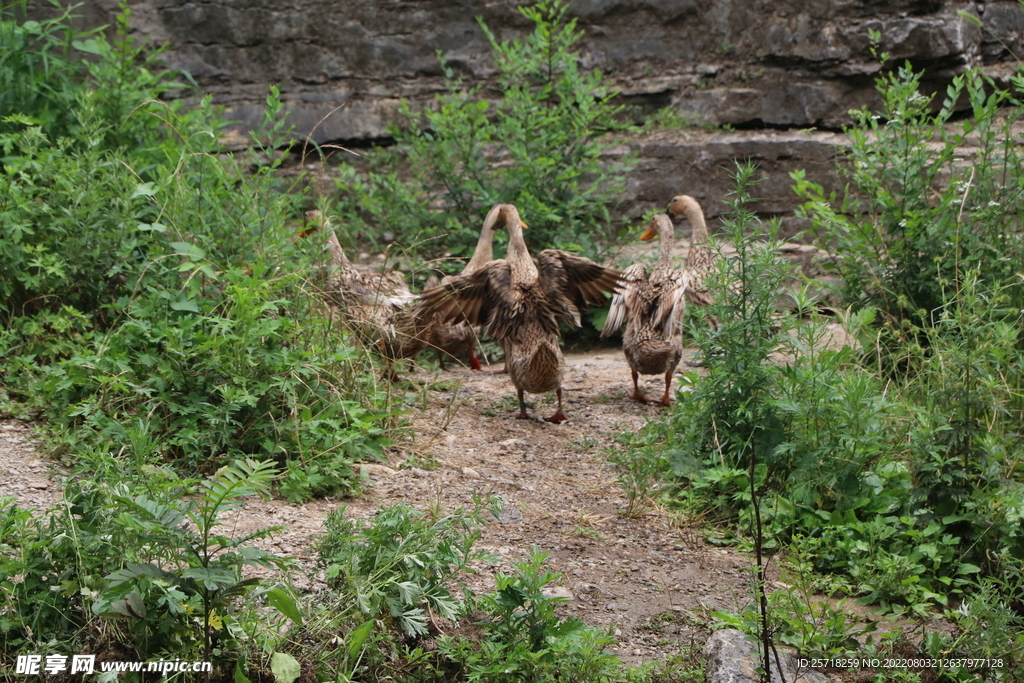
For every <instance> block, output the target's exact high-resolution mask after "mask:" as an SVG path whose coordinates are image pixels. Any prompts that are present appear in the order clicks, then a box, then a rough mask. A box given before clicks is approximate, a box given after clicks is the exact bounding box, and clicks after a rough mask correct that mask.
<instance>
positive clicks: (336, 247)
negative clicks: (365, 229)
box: [327, 232, 352, 268]
mask: <svg viewBox="0 0 1024 683" xmlns="http://www.w3.org/2000/svg"><path fill="white" fill-rule="evenodd" d="M327 251H328V253H329V254H330V255H331V263H332V264H333V265H335V266H339V267H341V268H351V267H352V262H351V261H349V260H348V256H346V255H345V250H344V249H342V248H341V242H339V241H338V236H337V235H336V234H335V233H333V232H332V233H331V236H330V237H328V238H327Z"/></svg>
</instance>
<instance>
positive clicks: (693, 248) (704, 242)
mask: <svg viewBox="0 0 1024 683" xmlns="http://www.w3.org/2000/svg"><path fill="white" fill-rule="evenodd" d="M668 213H669V214H671V215H673V216H682V217H685V218H686V219H687V220H688V221H690V226H691V227H692V228H693V232H691V233H690V253H689V254H688V255H687V258H686V275H687V277H688V279H689V286H688V287H687V289H686V299H687V301H688V302H690V303H691V304H693V305H695V306H709V305H711V303H713V299H712V298H711V294H710V292H709V291H708V285H707V276H708V273H709V272H711V269H712V268H714V267H715V263H716V261H717V259H718V254H716V253H715V251H714V250H713V249H712V248H711V244H710V241H709V240H708V226H707V223H705V222H704V211H703V210H702V209H701V207H700V204H699V203H698V202H697V200H696V199H694V198H693V197H691V196H690V195H687V194H681V195H677V196H675V197H673V198H672V201H671V202H669V205H668Z"/></svg>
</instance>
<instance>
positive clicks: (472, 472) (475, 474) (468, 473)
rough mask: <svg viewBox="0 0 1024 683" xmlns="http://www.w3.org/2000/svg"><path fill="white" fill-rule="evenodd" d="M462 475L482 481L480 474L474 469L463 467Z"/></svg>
mask: <svg viewBox="0 0 1024 683" xmlns="http://www.w3.org/2000/svg"><path fill="white" fill-rule="evenodd" d="M462 474H463V475H464V476H466V477H469V478H470V479H480V473H479V472H477V471H476V470H474V469H473V468H472V467H463V468H462Z"/></svg>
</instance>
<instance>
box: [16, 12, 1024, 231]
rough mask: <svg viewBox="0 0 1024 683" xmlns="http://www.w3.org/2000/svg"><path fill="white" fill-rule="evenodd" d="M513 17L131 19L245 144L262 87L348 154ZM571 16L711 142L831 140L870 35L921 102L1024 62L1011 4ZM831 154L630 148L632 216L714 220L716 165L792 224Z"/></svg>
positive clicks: (864, 88) (657, 141) (871, 73)
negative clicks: (696, 205) (973, 73)
mask: <svg viewBox="0 0 1024 683" xmlns="http://www.w3.org/2000/svg"><path fill="white" fill-rule="evenodd" d="M36 1H37V2H40V0H36ZM40 4H41V5H42V3H41V2H40ZM521 4H524V3H522V2H516V1H511V0H290V1H286V0H141V1H135V2H131V5H130V7H131V10H132V21H133V26H134V27H135V29H136V31H137V32H138V33H139V34H141V36H144V37H146V38H149V39H151V40H154V41H157V42H165V41H166V42H168V43H169V44H170V46H171V49H170V51H169V52H168V53H167V54H166V61H167V63H168V65H169V66H170V67H172V68H175V69H184V70H187V71H189V72H190V73H191V74H192V76H193V77H194V78H195V80H196V81H197V82H198V83H199V84H200V85H201V86H202V88H203V89H204V90H205V91H207V92H209V93H213V95H214V98H215V101H216V102H217V103H220V104H223V105H226V106H227V107H228V108H229V114H230V116H231V117H232V118H235V119H238V120H240V121H241V122H242V128H243V129H244V128H246V127H247V126H249V125H253V124H255V123H257V122H258V121H259V119H260V115H261V113H262V109H263V100H264V98H265V97H266V93H267V89H268V87H269V86H270V85H278V86H280V87H281V91H282V98H283V100H284V102H285V105H286V108H287V109H288V110H289V111H290V114H291V117H290V121H291V122H292V123H293V124H295V126H296V128H297V132H298V133H300V134H302V135H309V136H310V137H311V138H312V139H313V140H315V141H317V142H325V141H332V140H333V141H345V142H347V143H349V144H353V143H355V144H359V143H369V142H373V141H381V140H384V139H386V138H387V135H388V133H387V124H388V122H389V121H391V120H393V119H394V118H395V114H396V112H397V110H398V107H399V104H400V102H401V101H402V100H403V99H405V100H408V101H409V102H410V103H411V105H412V106H413V108H414V109H415V108H417V107H423V106H428V105H429V103H430V102H431V101H432V99H433V97H434V95H435V94H437V93H438V92H441V91H442V90H444V88H445V81H444V78H443V74H442V71H441V67H440V64H439V61H438V58H437V53H438V52H440V53H442V54H443V55H444V56H445V58H446V59H447V61H448V65H449V66H450V67H451V68H452V69H454V71H455V73H456V74H457V75H458V76H460V77H461V78H463V79H464V81H465V82H466V83H467V84H474V83H481V82H482V83H488V82H490V79H492V78H493V76H494V70H493V65H492V62H491V60H490V48H489V45H488V43H487V39H486V36H485V34H484V32H483V30H482V29H481V27H480V26H479V24H478V23H477V17H480V18H482V20H483V21H484V22H485V23H486V24H487V25H488V26H489V27H490V28H491V29H492V30H493V31H494V33H495V34H496V35H497V37H498V38H499V39H501V40H507V39H510V38H514V37H517V36H521V35H524V34H525V33H527V32H529V31H530V30H531V29H532V24H531V23H530V22H528V21H527V20H526V19H525V18H524V17H523V16H522V15H521V14H520V13H519V12H518V11H516V7H517V6H518V5H521ZM47 7H48V6H47ZM116 9H117V8H116V3H115V2H113V0H87V2H86V4H85V5H84V6H83V7H82V8H80V9H79V10H78V11H79V13H83V14H84V21H85V22H86V23H91V24H93V25H96V24H100V23H110V22H111V19H112V16H113V13H114V12H116ZM38 11H46V10H45V8H43V7H41V8H39V9H38ZM570 12H571V14H572V15H573V16H576V17H578V22H579V23H578V27H579V28H580V29H582V30H583V31H584V37H583V39H582V40H581V42H580V43H579V50H580V55H581V59H582V61H583V65H584V66H585V67H588V68H594V69H600V70H602V71H603V72H604V73H605V74H606V75H607V76H608V77H609V78H610V79H611V80H612V81H613V82H614V84H615V85H616V87H617V88H618V89H619V90H620V91H621V92H622V101H623V103H624V104H627V105H630V104H632V105H636V106H637V107H638V109H637V111H638V112H641V113H642V112H644V111H646V112H652V111H654V110H655V109H657V108H662V107H671V108H673V109H675V110H676V112H677V113H678V118H679V119H681V120H684V121H687V122H690V123H692V124H694V125H696V126H706V127H714V126H723V125H728V126H735V127H737V128H741V129H745V128H751V129H764V128H774V129H790V128H807V127H817V128H819V129H820V128H827V129H837V128H839V127H841V126H842V125H843V124H844V123H847V122H848V121H849V116H848V113H847V112H848V111H849V110H850V109H851V108H857V107H860V106H862V105H864V104H869V105H870V104H871V103H872V102H873V101H874V100H875V92H874V83H873V81H874V77H875V76H876V75H877V73H878V68H879V67H878V63H877V60H876V58H875V57H874V56H873V55H872V52H871V38H870V36H871V35H872V33H876V34H877V35H879V36H880V41H879V50H880V51H885V52H889V53H890V54H891V55H892V57H893V58H895V59H900V60H902V59H907V60H910V61H911V63H912V64H914V66H915V67H918V68H927V69H928V74H929V75H928V78H929V79H930V83H931V85H932V86H933V87H937V86H941V85H942V84H943V83H944V82H945V81H948V79H949V78H950V77H952V76H953V75H955V74H956V73H959V72H961V71H963V70H964V69H965V68H967V67H969V66H975V65H983V66H986V68H989V69H990V70H992V71H994V72H996V73H998V72H999V71H1000V69H1002V70H1004V71H1008V70H1010V69H1011V68H1012V67H1013V66H1014V65H1015V64H1016V62H1015V59H1014V58H1013V57H1012V54H1024V13H1022V12H1021V9H1020V7H1019V5H1018V3H1017V2H1016V1H1015V0H998V1H988V2H954V1H952V0H859V1H856V0H621V1H619V0H573V1H572V2H570ZM961 12H964V13H968V14H971V15H973V16H975V17H979V18H980V19H981V21H982V23H983V26H984V28H979V27H978V26H976V25H975V23H973V22H971V21H969V20H968V19H966V18H964V17H963V16H962V15H961V14H960V13H961ZM485 93H486V91H485ZM239 132H244V131H239ZM684 137H686V136H684ZM834 137H835V136H832V137H828V136H827V135H826V136H825V137H824V138H822V136H820V135H809V136H804V137H800V136H799V135H798V134H796V133H793V134H790V135H789V136H788V137H787V136H783V137H782V138H781V139H780V138H779V137H778V136H773V135H771V134H765V133H756V134H754V133H747V132H746V131H740V132H737V133H726V134H720V135H711V136H710V138H705V137H701V136H700V135H697V136H696V137H694V136H689V137H687V138H686V139H685V140H682V141H680V140H673V141H671V142H666V141H665V140H663V139H661V138H659V137H658V136H654V138H653V139H646V140H640V141H639V142H635V143H633V145H632V146H633V148H634V150H635V151H637V152H638V153H639V155H640V157H641V166H640V168H639V169H638V174H637V177H636V179H635V180H634V182H633V184H632V185H633V190H632V191H631V194H630V195H629V196H628V197H627V198H626V199H627V205H628V206H633V207H639V206H640V205H641V204H643V203H644V202H646V201H649V200H650V199H652V198H653V196H654V195H656V196H658V197H661V199H659V201H663V200H667V198H668V197H671V196H672V195H674V194H677V193H678V192H680V191H683V189H685V188H689V189H688V191H689V192H690V193H691V194H694V195H696V196H698V199H701V200H703V201H705V202H708V201H709V200H710V202H711V204H712V209H711V214H712V215H714V214H715V213H716V211H715V208H714V205H715V204H716V202H717V198H718V197H721V196H724V194H725V191H726V190H727V188H728V187H729V181H728V173H727V172H726V171H723V169H724V168H726V167H727V166H728V164H727V163H725V162H728V160H729V159H732V158H741V157H752V158H755V159H759V160H761V161H762V162H764V163H765V164H766V166H765V168H766V171H768V173H766V175H767V176H768V177H769V178H770V179H771V183H772V184H775V185H778V186H779V187H778V190H779V192H780V193H779V194H776V193H775V191H774V190H771V189H768V188H764V187H762V188H759V192H761V193H762V195H761V196H769V195H770V197H771V198H770V199H769V200H768V201H767V203H766V204H765V205H763V206H762V207H761V208H762V210H763V211H765V212H767V213H778V214H781V215H783V216H787V215H789V212H790V210H791V209H792V206H793V204H794V203H795V198H793V197H789V193H788V178H786V177H785V175H784V174H783V175H782V177H780V175H779V174H780V173H782V172H784V171H786V170H789V169H790V168H791V167H793V168H800V167H804V166H807V165H818V166H820V167H821V170H822V173H826V171H825V170H824V166H827V165H829V163H830V162H829V163H825V162H827V160H829V159H831V158H832V157H833V156H834V153H835V149H834V145H835V144H841V141H837V140H835V139H833V138H834ZM826 175H827V174H826ZM816 180H818V182H825V183H826V184H829V182H830V180H829V178H828V177H825V176H818V177H817V178H816ZM833 180H834V179H833ZM691 181H692V182H691ZM694 185H697V186H700V188H698V189H696V190H695V189H694V188H693V186H694ZM705 186H706V189H703V188H704V187H705ZM701 195H705V196H701ZM787 197H788V198H787ZM705 205H706V206H707V204H705ZM719 205H720V204H719ZM636 210H638V209H634V210H631V211H630V213H635V212H636Z"/></svg>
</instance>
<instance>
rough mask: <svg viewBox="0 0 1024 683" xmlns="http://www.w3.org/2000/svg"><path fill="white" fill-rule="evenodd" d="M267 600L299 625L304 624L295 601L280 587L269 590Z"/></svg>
mask: <svg viewBox="0 0 1024 683" xmlns="http://www.w3.org/2000/svg"><path fill="white" fill-rule="evenodd" d="M267 602H268V603H270V605H271V606H272V607H273V608H274V609H276V610H277V611H278V612H280V613H281V614H283V615H285V616H286V617H288V618H289V619H291V620H292V621H294V622H295V623H296V624H298V625H299V626H302V614H301V613H300V612H299V608H298V607H296V606H295V601H294V600H292V599H291V597H290V596H289V595H288V594H287V593H285V592H284V591H283V590H281V589H280V588H274V589H273V590H269V591H267Z"/></svg>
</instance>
